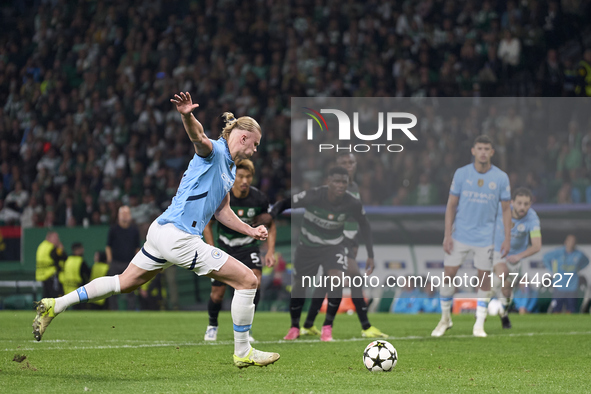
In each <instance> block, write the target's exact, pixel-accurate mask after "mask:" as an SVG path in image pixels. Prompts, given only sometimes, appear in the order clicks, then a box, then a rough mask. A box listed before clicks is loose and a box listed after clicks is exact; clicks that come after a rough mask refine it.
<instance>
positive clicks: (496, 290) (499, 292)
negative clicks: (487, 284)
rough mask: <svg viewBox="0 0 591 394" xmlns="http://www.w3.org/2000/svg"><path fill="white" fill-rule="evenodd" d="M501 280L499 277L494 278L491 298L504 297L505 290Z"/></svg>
mask: <svg viewBox="0 0 591 394" xmlns="http://www.w3.org/2000/svg"><path fill="white" fill-rule="evenodd" d="M501 284H502V282H501V278H499V276H498V275H494V276H493V282H492V288H491V289H490V297H491V298H492V297H497V298H498V299H501V297H503V288H502V287H501Z"/></svg>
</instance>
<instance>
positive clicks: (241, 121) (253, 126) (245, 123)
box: [222, 112, 262, 140]
mask: <svg viewBox="0 0 591 394" xmlns="http://www.w3.org/2000/svg"><path fill="white" fill-rule="evenodd" d="M222 118H223V119H224V121H225V122H226V126H224V128H223V129H222V137H223V138H224V139H225V140H228V138H229V137H230V133H231V132H232V130H234V129H235V128H236V129H240V130H246V131H250V132H254V131H258V132H259V133H262V132H261V126H259V124H258V122H257V121H256V120H254V119H253V118H251V117H250V116H241V117H239V118H238V119H236V118H235V117H234V114H233V113H232V112H224V113H223V114H222Z"/></svg>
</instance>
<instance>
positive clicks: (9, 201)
mask: <svg viewBox="0 0 591 394" xmlns="http://www.w3.org/2000/svg"><path fill="white" fill-rule="evenodd" d="M28 201H29V192H28V191H26V190H24V189H23V183H22V182H21V181H20V180H17V181H16V182H15V183H14V190H13V191H11V192H10V193H8V195H7V196H6V199H5V200H4V204H5V205H6V206H7V207H9V208H11V209H13V210H15V211H17V212H22V211H23V209H24V208H25V205H26V204H27V202H28Z"/></svg>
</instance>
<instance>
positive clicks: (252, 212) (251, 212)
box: [246, 208, 254, 218]
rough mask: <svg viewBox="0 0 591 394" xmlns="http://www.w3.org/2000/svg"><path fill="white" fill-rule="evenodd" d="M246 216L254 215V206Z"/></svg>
mask: <svg viewBox="0 0 591 394" xmlns="http://www.w3.org/2000/svg"><path fill="white" fill-rule="evenodd" d="M246 216H248V217H249V218H251V217H253V216H254V208H248V212H247V213H246Z"/></svg>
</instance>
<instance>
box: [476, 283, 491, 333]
mask: <svg viewBox="0 0 591 394" xmlns="http://www.w3.org/2000/svg"><path fill="white" fill-rule="evenodd" d="M476 297H477V298H478V304H477V306H476V323H475V324H474V327H482V328H484V320H485V319H486V316H487V315H488V302H489V301H490V290H481V289H478V293H477V295H476Z"/></svg>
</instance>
